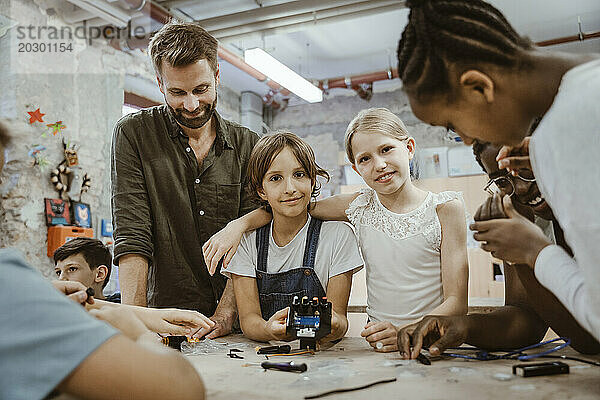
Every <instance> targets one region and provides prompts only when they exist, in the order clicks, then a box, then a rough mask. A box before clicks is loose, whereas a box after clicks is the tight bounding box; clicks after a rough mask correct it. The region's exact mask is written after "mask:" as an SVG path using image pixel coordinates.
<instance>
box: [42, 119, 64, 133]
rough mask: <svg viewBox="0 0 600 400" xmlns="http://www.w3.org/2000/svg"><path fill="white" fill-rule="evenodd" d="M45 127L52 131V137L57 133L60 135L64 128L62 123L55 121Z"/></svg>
mask: <svg viewBox="0 0 600 400" xmlns="http://www.w3.org/2000/svg"><path fill="white" fill-rule="evenodd" d="M46 126H47V127H48V128H49V129H50V130H51V131H52V135H53V136H56V134H57V133H60V132H61V131H62V130H63V129H65V128H66V125H63V123H62V121H56V122H55V123H53V124H47V125H46Z"/></svg>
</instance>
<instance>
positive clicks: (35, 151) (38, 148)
mask: <svg viewBox="0 0 600 400" xmlns="http://www.w3.org/2000/svg"><path fill="white" fill-rule="evenodd" d="M44 150H46V147H45V146H43V145H41V144H34V145H33V146H32V147H31V149H29V152H28V153H27V154H28V155H29V157H31V158H33V164H32V166H33V167H36V166H37V167H39V168H40V169H41V170H42V171H43V170H44V169H46V167H47V166H48V163H49V161H48V159H47V158H46V157H45V156H44V155H43V154H42V152H43V151H44Z"/></svg>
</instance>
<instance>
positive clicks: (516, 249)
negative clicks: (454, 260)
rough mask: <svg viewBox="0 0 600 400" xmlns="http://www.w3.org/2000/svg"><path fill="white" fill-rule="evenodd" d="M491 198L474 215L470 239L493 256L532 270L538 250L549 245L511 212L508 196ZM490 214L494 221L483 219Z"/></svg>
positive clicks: (511, 206) (529, 224) (530, 226)
mask: <svg viewBox="0 0 600 400" xmlns="http://www.w3.org/2000/svg"><path fill="white" fill-rule="evenodd" d="M491 199H492V200H491V201H490V204H489V206H487V208H485V209H483V210H482V209H481V207H480V210H478V211H477V213H476V214H475V220H476V222H475V223H473V224H471V226H470V227H469V228H470V229H471V230H472V231H475V234H474V235H473V238H474V239H475V240H477V241H479V242H482V244H481V248H482V249H483V250H485V251H488V252H490V253H492V256H494V257H496V258H499V259H501V260H504V261H508V262H511V263H515V264H527V265H529V266H530V267H532V268H533V267H534V266H535V260H536V259H537V256H538V254H539V253H540V251H542V249H543V248H544V247H546V246H548V245H550V244H552V243H551V242H550V240H548V238H547V237H546V235H544V233H543V232H542V230H541V229H540V228H539V227H538V226H537V225H535V224H534V223H532V222H531V221H529V220H528V219H527V218H526V217H524V216H522V215H521V214H519V213H518V212H517V211H516V210H515V209H514V207H513V204H512V201H511V199H510V197H508V196H504V198H502V197H501V196H500V195H498V194H495V195H494V196H493V197H492V198H491ZM486 204H487V202H486V203H484V206H483V207H485V206H486ZM492 215H494V216H496V218H497V219H490V220H484V219H485V218H484V217H488V216H492ZM502 215H505V216H506V217H502Z"/></svg>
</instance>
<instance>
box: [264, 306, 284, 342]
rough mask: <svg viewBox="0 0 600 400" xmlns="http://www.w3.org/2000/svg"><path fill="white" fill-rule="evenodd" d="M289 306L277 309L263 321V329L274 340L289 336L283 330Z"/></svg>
mask: <svg viewBox="0 0 600 400" xmlns="http://www.w3.org/2000/svg"><path fill="white" fill-rule="evenodd" d="M289 310H290V308H289V307H286V308H284V309H283V310H279V311H277V312H276V313H275V314H273V315H272V316H271V318H269V320H268V321H267V322H266V323H265V329H266V331H267V333H269V334H270V335H271V336H272V337H273V339H274V340H289V339H290V338H289V337H288V335H287V334H286V332H285V328H286V325H287V316H288V312H289Z"/></svg>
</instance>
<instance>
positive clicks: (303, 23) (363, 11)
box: [211, 2, 404, 41]
mask: <svg viewBox="0 0 600 400" xmlns="http://www.w3.org/2000/svg"><path fill="white" fill-rule="evenodd" d="M402 8H404V6H403V5H402V3H397V2H394V3H392V4H388V5H383V6H368V7H363V8H357V7H352V6H348V7H345V8H344V11H343V12H341V11H336V10H324V11H323V12H321V11H320V12H317V13H308V14H303V15H299V16H292V17H284V18H278V19H274V20H268V21H258V22H254V23H251V24H246V25H240V26H238V27H235V28H230V29H222V30H216V31H211V34H214V36H215V37H216V38H218V39H220V40H226V41H233V40H237V39H245V38H248V37H249V36H250V35H277V34H283V33H289V32H295V31H298V30H301V29H303V28H305V27H313V26H315V25H317V24H319V23H321V24H324V23H332V22H339V21H347V20H348V19H353V18H360V17H365V16H370V15H377V14H383V13H386V12H390V11H395V10H399V9H402Z"/></svg>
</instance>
